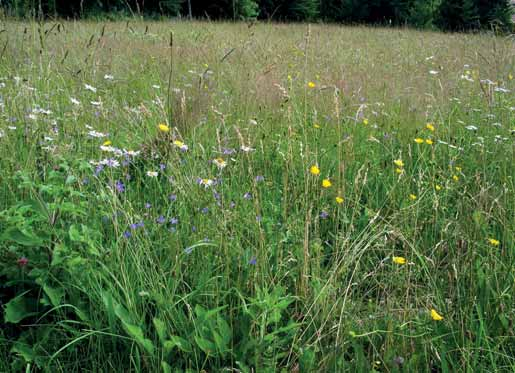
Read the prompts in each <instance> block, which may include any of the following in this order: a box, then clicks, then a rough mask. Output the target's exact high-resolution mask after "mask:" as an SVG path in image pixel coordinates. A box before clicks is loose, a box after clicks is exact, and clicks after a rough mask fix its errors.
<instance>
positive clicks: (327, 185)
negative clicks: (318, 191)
mask: <svg viewBox="0 0 515 373" xmlns="http://www.w3.org/2000/svg"><path fill="white" fill-rule="evenodd" d="M332 185H333V183H331V180H329V179H324V180H322V186H323V187H324V188H330V187H331V186H332Z"/></svg>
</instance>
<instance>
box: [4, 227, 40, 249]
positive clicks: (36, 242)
mask: <svg viewBox="0 0 515 373" xmlns="http://www.w3.org/2000/svg"><path fill="white" fill-rule="evenodd" d="M2 238H3V240H5V241H14V242H16V243H17V244H19V245H22V246H31V247H37V246H41V245H42V244H43V241H42V240H41V239H40V238H39V237H37V236H34V235H28V234H26V233H24V232H22V231H20V230H19V229H18V228H16V227H12V228H9V229H7V230H6V231H5V232H4V234H3V235H2Z"/></svg>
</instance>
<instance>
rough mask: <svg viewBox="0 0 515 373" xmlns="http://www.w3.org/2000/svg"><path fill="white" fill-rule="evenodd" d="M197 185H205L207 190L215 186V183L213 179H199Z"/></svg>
mask: <svg viewBox="0 0 515 373" xmlns="http://www.w3.org/2000/svg"><path fill="white" fill-rule="evenodd" d="M197 183H198V184H199V185H203V186H204V187H205V188H207V187H210V186H212V185H214V183H215V182H214V181H213V180H211V179H200V178H199V179H197Z"/></svg>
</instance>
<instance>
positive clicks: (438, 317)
mask: <svg viewBox="0 0 515 373" xmlns="http://www.w3.org/2000/svg"><path fill="white" fill-rule="evenodd" d="M431 318H432V319H433V320H434V321H441V320H443V316H442V315H440V314H439V313H438V312H437V311H436V310H435V309H434V308H432V309H431Z"/></svg>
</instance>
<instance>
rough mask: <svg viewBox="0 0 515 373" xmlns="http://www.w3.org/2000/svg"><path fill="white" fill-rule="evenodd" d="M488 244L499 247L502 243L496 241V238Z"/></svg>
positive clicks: (489, 240)
mask: <svg viewBox="0 0 515 373" xmlns="http://www.w3.org/2000/svg"><path fill="white" fill-rule="evenodd" d="M488 242H489V243H490V245H492V246H499V245H500V244H501V242H500V241H499V240H496V239H495V238H489V239H488Z"/></svg>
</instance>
